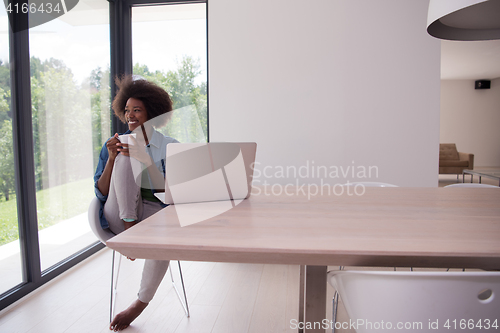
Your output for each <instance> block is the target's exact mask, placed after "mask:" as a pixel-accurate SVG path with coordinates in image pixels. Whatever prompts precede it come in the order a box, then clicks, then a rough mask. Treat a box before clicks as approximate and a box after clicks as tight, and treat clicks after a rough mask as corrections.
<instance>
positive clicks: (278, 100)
mask: <svg viewBox="0 0 500 333" xmlns="http://www.w3.org/2000/svg"><path fill="white" fill-rule="evenodd" d="M427 6H428V1H415V0H404V1H403V0H377V1H372V0H356V1H353V0H342V1H341V0H314V1H299V0H271V1H270V0H238V1H235V0H210V1H209V6H208V10H209V12H208V20H209V21H208V22H209V30H208V34H209V39H208V43H209V108H210V109H209V112H210V140H211V141H256V142H257V143H258V153H257V161H258V162H259V163H260V169H261V171H262V169H263V167H264V166H268V167H271V168H272V169H268V170H267V171H273V172H279V171H280V169H279V167H280V166H281V167H283V168H285V170H286V167H295V169H296V170H298V169H299V168H300V167H301V166H302V167H303V170H302V171H303V173H302V175H303V176H307V175H306V174H305V171H306V170H305V166H307V165H309V175H308V177H305V178H306V179H301V180H300V182H301V183H313V182H316V183H317V182H319V178H318V177H313V176H312V168H311V166H312V165H313V164H314V165H315V166H325V167H327V168H328V170H329V171H331V170H333V171H334V170H335V169H334V167H337V168H338V169H337V170H340V167H342V168H343V169H344V171H345V170H346V169H347V168H348V167H352V166H355V167H356V168H355V170H356V172H357V171H362V170H363V169H362V167H364V168H366V169H365V170H368V167H369V166H376V167H377V168H378V178H376V177H373V176H374V172H373V174H372V178H371V180H372V181H383V182H389V183H394V184H397V185H400V186H437V181H438V171H437V170H438V153H439V89H440V79H439V69H440V42H439V41H438V40H436V39H434V38H432V37H430V36H429V35H427V32H426V19H427ZM340 171H341V170H340ZM351 171H352V169H350V170H349V173H350V176H347V177H346V178H347V179H349V180H351V181H352V180H355V181H362V180H366V179H364V178H362V177H361V176H363V175H357V174H355V175H354V177H352V173H351ZM372 171H374V169H372ZM328 176H335V175H331V174H329V175H328ZM328 176H327V177H326V178H325V177H320V178H325V179H324V181H325V182H329V183H344V182H345V181H346V179H345V178H344V177H342V176H341V175H339V176H340V179H339V178H333V177H332V178H330V177H328ZM260 180H261V182H262V181H263V180H264V178H263V176H261V178H260ZM268 181H269V182H271V183H273V182H275V183H281V184H285V183H290V182H295V178H294V177H293V175H291V174H290V177H288V178H286V179H284V178H281V174H278V175H277V177H274V179H272V180H268Z"/></svg>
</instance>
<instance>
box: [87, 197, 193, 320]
mask: <svg viewBox="0 0 500 333" xmlns="http://www.w3.org/2000/svg"><path fill="white" fill-rule="evenodd" d="M100 207H101V203H100V201H99V200H98V199H97V198H93V199H92V202H91V203H90V206H89V211H88V218H89V224H90V229H92V232H93V233H94V235H95V236H96V237H97V238H98V239H99V240H100V241H101V242H102V243H103V244H106V241H107V240H108V239H110V238H111V237H114V236H115V234H114V233H112V232H111V231H110V230H109V229H103V228H101V223H100V220H99V210H100ZM121 260H122V256H120V258H119V259H118V268H117V270H116V279H115V277H114V275H115V250H113V256H112V261H111V296H110V301H109V321H110V322H111V321H112V320H113V315H114V310H115V302H116V290H117V287H118V275H119V273H120V264H121ZM177 263H178V265H179V273H180V280H181V285H182V291H183V293H184V301H183V300H182V298H181V295H180V293H179V290H178V289H177V286H176V285H175V282H174V277H173V275H172V269H171V268H170V265H169V267H168V270H169V271H170V279H171V280H172V285H173V287H174V289H175V292H176V293H177V297H178V298H179V301H180V302H181V305H182V307H183V308H184V312H185V313H186V316H187V317H189V315H190V313H189V306H188V301H187V296H186V289H185V287H184V279H183V277H182V269H181V262H180V261H177Z"/></svg>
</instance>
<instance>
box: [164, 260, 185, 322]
mask: <svg viewBox="0 0 500 333" xmlns="http://www.w3.org/2000/svg"><path fill="white" fill-rule="evenodd" d="M177 264H178V265H179V274H180V277H181V285H182V292H183V294H184V301H183V300H182V297H181V294H180V293H179V290H178V289H177V286H176V285H175V282H174V275H173V274H172V267H171V266H169V267H168V268H169V271H170V279H171V280H172V286H173V287H174V290H175V293H176V294H177V298H178V299H179V301H180V302H181V305H182V307H183V309H184V312H185V313H186V316H187V317H188V318H189V316H190V313H189V305H188V300H187V296H186V288H185V286H184V278H183V276H182V269H181V262H180V261H177Z"/></svg>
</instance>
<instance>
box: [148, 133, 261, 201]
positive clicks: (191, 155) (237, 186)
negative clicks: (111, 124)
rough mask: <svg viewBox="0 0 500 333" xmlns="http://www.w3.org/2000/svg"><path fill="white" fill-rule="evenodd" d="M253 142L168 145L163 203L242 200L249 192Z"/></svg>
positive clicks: (160, 197) (254, 151)
mask: <svg viewBox="0 0 500 333" xmlns="http://www.w3.org/2000/svg"><path fill="white" fill-rule="evenodd" d="M256 150H257V144H256V143H255V142H210V143H170V144H168V145H167V152H166V166H165V170H166V178H165V193H155V196H156V197H157V198H159V199H160V200H161V201H162V202H163V203H166V204H188V203H201V202H214V201H228V200H235V201H236V200H237V201H240V200H243V199H246V198H248V197H249V196H250V192H251V189H252V178H253V164H254V162H255V154H256Z"/></svg>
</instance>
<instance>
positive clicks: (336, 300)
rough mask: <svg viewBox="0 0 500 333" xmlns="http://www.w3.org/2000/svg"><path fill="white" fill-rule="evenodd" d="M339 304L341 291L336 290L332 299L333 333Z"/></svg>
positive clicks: (333, 332)
mask: <svg viewBox="0 0 500 333" xmlns="http://www.w3.org/2000/svg"><path fill="white" fill-rule="evenodd" d="M338 306H339V293H338V292H337V291H336V290H335V295H334V296H333V301H332V323H333V326H332V333H335V323H336V322H337V310H338Z"/></svg>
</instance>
